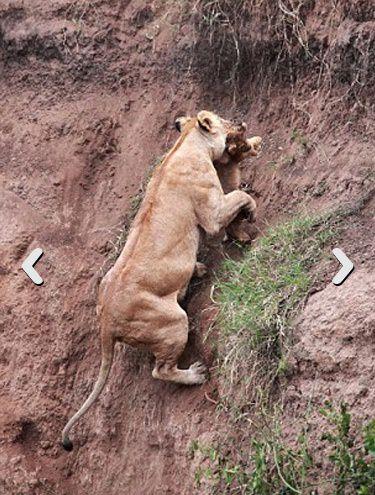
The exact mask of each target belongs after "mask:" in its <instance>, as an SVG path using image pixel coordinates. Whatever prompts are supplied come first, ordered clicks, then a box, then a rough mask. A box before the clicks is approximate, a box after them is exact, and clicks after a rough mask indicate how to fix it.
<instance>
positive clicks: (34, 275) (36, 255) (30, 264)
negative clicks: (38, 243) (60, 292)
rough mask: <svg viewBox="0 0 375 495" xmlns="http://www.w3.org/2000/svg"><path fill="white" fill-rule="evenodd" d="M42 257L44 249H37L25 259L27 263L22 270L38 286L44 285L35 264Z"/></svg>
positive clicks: (24, 263) (23, 264)
mask: <svg viewBox="0 0 375 495" xmlns="http://www.w3.org/2000/svg"><path fill="white" fill-rule="evenodd" d="M42 255H43V249H42V248H36V249H34V250H33V251H31V253H30V254H29V256H28V257H27V258H26V259H25V261H24V262H23V263H22V265H21V266H22V270H23V271H24V272H25V273H26V275H27V276H28V277H30V278H31V280H32V281H33V282H34V284H36V285H42V283H43V279H42V277H41V276H40V275H39V273H38V272H37V271H36V270H35V268H34V265H35V263H37V261H38V260H39V259H40V258H41V257H42Z"/></svg>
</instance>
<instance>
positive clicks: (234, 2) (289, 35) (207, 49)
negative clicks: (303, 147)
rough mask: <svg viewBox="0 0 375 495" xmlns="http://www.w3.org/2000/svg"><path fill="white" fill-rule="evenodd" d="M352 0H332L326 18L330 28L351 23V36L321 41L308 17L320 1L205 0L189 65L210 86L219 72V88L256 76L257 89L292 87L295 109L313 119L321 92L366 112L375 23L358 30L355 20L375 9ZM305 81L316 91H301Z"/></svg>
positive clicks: (333, 104) (332, 102) (333, 102)
mask: <svg viewBox="0 0 375 495" xmlns="http://www.w3.org/2000/svg"><path fill="white" fill-rule="evenodd" d="M350 4H351V2H344V1H333V2H332V5H331V6H330V7H329V14H328V12H327V15H326V16H325V19H324V21H323V22H324V23H325V28H326V29H327V31H331V30H332V29H337V27H338V26H339V25H340V24H341V23H342V22H347V23H352V24H353V29H352V31H351V33H352V34H351V36H350V37H348V38H347V39H345V40H343V39H338V38H335V37H332V38H330V39H329V40H328V42H327V41H322V40H319V39H318V37H317V36H316V26H314V25H313V24H311V23H307V22H306V19H307V18H308V17H309V16H310V17H311V16H314V15H315V16H318V15H319V10H317V11H314V9H315V8H316V2H310V1H309V0H276V1H274V0H272V1H270V0H199V1H197V2H196V4H195V13H194V16H193V19H194V21H193V22H194V27H195V31H196V39H195V42H194V46H193V47H192V51H191V54H190V55H191V60H190V61H189V64H188V70H190V69H191V67H192V66H193V67H196V69H197V70H196V72H197V74H198V75H199V77H200V78H201V79H202V81H203V82H204V81H207V82H209V84H210V85H211V84H212V74H213V73H215V79H216V80H217V81H219V82H220V87H222V84H226V85H228V86H229V87H230V89H231V90H232V91H233V96H234V97H235V96H236V94H240V91H238V90H239V88H240V87H241V85H242V83H244V82H246V84H248V83H249V80H253V81H254V82H256V84H257V93H258V94H259V92H262V90H266V91H268V90H269V88H270V87H272V86H273V85H275V84H281V85H282V86H284V87H288V88H289V89H290V95H291V99H290V103H291V106H292V108H293V110H294V111H295V112H296V113H295V115H298V116H299V117H302V118H304V119H305V122H306V123H307V124H308V123H310V121H311V119H312V118H313V117H312V108H313V107H314V102H316V100H317V99H318V98H319V100H320V101H324V102H327V104H328V105H329V108H330V109H331V110H333V109H335V110H337V107H338V105H346V106H347V108H346V110H348V108H349V107H350V108H352V109H353V110H354V109H355V110H356V111H357V112H359V113H361V112H362V113H363V112H366V111H367V109H370V108H371V104H368V103H369V102H368V95H369V94H371V87H372V86H373V81H374V79H373V74H374V71H373V62H372V57H371V53H372V52H373V50H374V43H375V37H374V35H373V33H372V32H371V30H370V29H366V30H361V31H360V30H356V28H355V26H354V23H355V21H357V20H361V21H365V20H371V19H372V17H373V16H372V11H371V9H370V8H369V7H368V5H367V4H366V2H363V3H362V4H361V5H360V4H359V3H358V2H356V3H355V6H354V5H353V6H351V5H350ZM306 77H307V78H308V83H306V80H305V78H306ZM301 83H302V84H301ZM303 86H305V87H308V88H309V96H307V94H306V93H304V95H303V98H301V97H300V96H301V92H300V91H299V88H301V87H303ZM328 102H329V103H328ZM309 103H312V107H310V106H309ZM327 109H328V106H327ZM329 113H330V112H328V113H327V116H329ZM335 113H336V112H335ZM336 114H337V113H336Z"/></svg>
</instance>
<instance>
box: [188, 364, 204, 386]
mask: <svg viewBox="0 0 375 495" xmlns="http://www.w3.org/2000/svg"><path fill="white" fill-rule="evenodd" d="M189 372H190V373H191V375H192V383H196V384H197V385H200V384H202V383H204V382H205V381H206V379H207V378H206V372H207V367H206V366H205V365H204V364H203V363H201V362H200V361H197V362H196V363H193V364H192V365H191V366H190V368H189Z"/></svg>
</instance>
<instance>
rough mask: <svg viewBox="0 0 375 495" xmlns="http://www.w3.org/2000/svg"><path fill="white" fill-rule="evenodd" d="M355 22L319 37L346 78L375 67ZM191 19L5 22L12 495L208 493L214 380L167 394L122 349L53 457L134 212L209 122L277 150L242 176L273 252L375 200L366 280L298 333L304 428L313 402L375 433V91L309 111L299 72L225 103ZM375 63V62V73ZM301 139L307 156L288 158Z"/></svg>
mask: <svg viewBox="0 0 375 495" xmlns="http://www.w3.org/2000/svg"><path fill="white" fill-rule="evenodd" d="M341 4H342V5H343V12H344V13H345V16H346V17H345V18H339V14H338V12H341V11H339V10H337V11H335V12H333V13H332V12H331V13H330V15H329V16H328V19H329V22H331V28H329V26H328V24H327V23H326V24H324V23H323V22H322V21H321V20H319V19H322V18H324V15H323V14H324V13H326V14H327V12H325V9H326V7H324V2H316V5H315V7H311V9H310V11H308V12H307V13H305V19H304V20H305V23H306V24H307V25H309V26H311V29H312V31H313V33H314V36H315V40H316V43H318V42H321V41H322V40H323V41H324V40H325V41H324V43H326V44H328V45H329V46H331V47H332V54H331V55H332V57H333V58H334V57H335V56H337V57H338V61H337V64H339V65H340V64H341V65H340V67H341V69H342V72H344V69H345V70H347V69H348V67H349V68H350V66H351V65H353V61H352V59H350V54H351V53H352V51H353V50H354V48H353V47H355V48H356V49H358V50H360V49H361V46H362V45H360V42H359V41H360V40H361V39H362V38H363V39H365V40H367V41H368V46H370V47H372V48H371V49H373V44H371V43H370V41H369V39H370V36H371V32H373V31H374V30H373V28H374V20H373V17H372V15H373V13H371V11H370V10H368V9H367V7H366V5H367V4H366V2H360V1H357V2H351V4H353V6H352V7H350V8H349V7H347V8H346V7H345V6H347V5H350V2H341ZM341 4H340V5H341ZM145 5H146V6H145ZM181 5H183V4H181V3H177V2H176V3H174V2H162V1H161V0H160V1H154V2H141V1H139V0H133V1H130V0H118V1H110V2H104V1H100V0H97V1H93V2H80V1H69V0H43V1H42V0H24V1H17V0H13V1H6V0H2V2H1V3H0V57H1V58H0V98H1V99H0V101H1V105H0V241H1V244H0V383H1V386H0V494H1V495H2V494H4V495H8V494H9V495H13V494H22V495H45V494H55V495H64V494H66V495H68V494H69V495H81V494H83V493H88V492H90V493H91V494H92V495H99V494H103V493H106V494H116V495H117V494H118V493H129V494H132V495H133V494H134V495H138V494H142V495H143V494H167V493H168V494H188V493H189V494H190V493H193V492H194V490H195V488H194V469H195V468H196V466H195V465H194V462H192V461H191V459H190V458H189V456H188V450H189V445H190V443H191V441H192V440H194V439H197V438H200V439H202V438H203V439H210V438H212V437H213V436H214V434H215V431H216V429H218V428H222V426H223V419H222V418H221V419H219V418H218V416H217V414H216V412H215V406H214V404H213V403H212V402H210V401H209V400H207V395H206V394H208V396H210V395H211V394H214V393H215V389H216V385H215V379H212V380H211V381H210V382H208V383H207V384H206V385H204V386H202V387H200V388H184V387H180V386H176V385H170V384H165V383H160V382H157V381H155V380H153V379H152V378H151V368H152V358H151V357H150V356H149V355H147V354H146V353H142V352H138V351H134V350H130V349H125V348H121V347H119V348H118V349H117V351H116V359H115V363H114V366H113V369H112V373H111V377H110V380H109V383H108V386H107V387H106V390H105V392H104V393H103V394H102V396H101V398H100V400H99V401H98V403H97V404H96V405H95V407H94V408H93V409H92V410H91V411H90V412H89V413H88V414H87V416H86V417H85V419H84V420H82V421H81V422H80V423H79V424H78V425H77V427H76V428H75V429H74V433H73V434H72V437H73V438H74V440H75V446H76V448H75V450H74V451H73V452H72V453H71V454H67V453H66V452H64V451H62V449H61V448H60V446H59V445H58V441H59V436H60V431H61V428H62V427H63V426H64V424H65V422H66V421H67V419H68V418H69V417H70V415H71V414H72V412H73V411H75V410H76V409H77V408H78V407H79V406H80V405H81V404H82V402H83V400H84V399H85V398H86V397H87V395H88V393H89V391H90V390H91V387H92V384H93V381H94V380H95V378H96V376H97V372H98V365H99V354H100V352H99V341H98V329H97V326H96V318H95V304H96V288H97V283H98V280H99V279H100V277H101V276H102V274H103V272H104V271H105V270H106V269H107V268H108V266H109V265H110V263H111V261H110V258H111V254H110V253H111V251H112V245H113V243H114V242H115V241H116V238H117V237H118V235H119V234H120V232H121V230H122V227H123V224H124V221H125V220H126V218H127V212H128V211H129V208H130V206H131V198H132V197H133V196H134V195H135V194H137V193H138V192H139V189H140V187H141V184H142V180H143V177H144V175H145V173H146V170H147V169H148V168H149V166H150V164H152V163H153V162H154V161H155V160H156V159H157V158H158V157H160V156H161V155H162V154H163V153H164V152H165V150H166V149H168V147H170V146H171V144H172V143H173V141H174V140H175V139H176V133H175V131H174V129H173V122H174V118H175V116H176V115H178V114H181V113H184V112H189V111H190V112H194V111H196V110H197V109H201V108H212V109H215V110H217V111H218V112H220V114H222V115H223V116H226V117H237V118H238V117H242V118H243V119H244V120H246V121H247V122H248V124H249V128H250V130H251V134H259V135H262V136H263V137H264V141H265V146H264V152H263V154H262V156H261V157H260V158H259V159H258V160H257V161H254V162H252V163H247V164H246V166H245V169H244V181H245V182H247V183H249V184H250V186H251V190H252V193H253V194H254V196H255V197H256V198H257V200H258V203H259V216H258V221H257V225H256V226H257V229H258V234H259V235H261V233H262V231H264V229H265V228H266V226H267V225H268V224H269V223H274V222H276V221H278V220H280V219H281V218H285V217H288V216H289V215H290V214H291V213H293V212H296V211H300V210H305V209H308V210H312V211H315V210H320V209H322V208H327V207H333V205H338V204H341V203H344V202H353V201H357V200H359V199H360V198H361V197H362V196H364V195H367V199H366V203H365V205H364V208H363V209H361V210H360V211H359V212H358V214H356V215H354V216H353V217H351V220H350V222H349V223H348V224H347V225H346V228H345V230H344V232H343V234H342V237H341V243H340V247H341V248H342V249H343V250H344V251H345V252H347V254H348V256H349V257H351V258H352V260H353V262H354V264H355V265H356V272H355V273H354V275H353V276H351V277H350V278H349V279H348V281H347V282H346V283H345V285H344V286H342V287H341V288H336V287H333V286H330V285H329V281H330V278H331V277H332V276H333V274H334V273H335V271H336V269H337V263H336V262H334V261H332V262H331V263H330V265H329V266H327V267H325V268H324V269H323V270H322V273H324V276H322V280H321V281H320V286H319V287H318V288H317V290H319V292H318V293H317V294H315V295H313V296H312V297H311V299H310V301H309V302H308V304H307V306H306V309H305V311H304V313H303V315H301V320H300V321H299V323H298V325H297V333H296V335H297V337H298V338H299V343H298V344H297V345H296V348H295V352H294V359H295V372H294V375H293V377H292V378H291V379H290V382H289V383H288V384H287V388H286V394H287V396H289V397H290V401H289V406H288V407H289V408H290V414H291V415H293V414H295V412H296V411H297V410H298V408H303V407H304V405H305V401H306V395H309V394H310V393H311V391H312V390H313V389H314V390H316V388H317V387H318V389H319V393H318V395H317V400H318V398H320V396H322V397H323V396H326V395H329V396H331V397H333V398H336V399H340V398H344V399H346V400H348V401H349V402H350V404H351V406H352V407H353V410H354V412H357V413H358V416H359V417H361V418H363V419H366V418H368V417H369V416H370V415H371V412H373V411H374V406H375V404H374V392H373V383H374V378H375V376H374V374H375V363H374V349H373V348H372V347H371V346H373V344H374V333H373V332H374V319H373V314H372V311H373V310H372V307H371V298H370V295H369V294H371V293H372V294H373V292H374V286H373V284H374V271H373V267H374V259H375V253H374V245H373V239H374V223H373V222H374V199H373V197H371V195H369V194H368V193H369V191H371V189H372V188H373V181H374V168H375V167H374V146H373V120H372V115H373V114H372V111H373V104H374V100H373V87H374V85H371V84H369V85H368V87H365V86H363V87H362V86H361V88H360V90H358V92H355V93H354V89H353V88H356V87H357V86H356V85H357V83H356V82H355V81H354V83H353V81H352V80H350V78H349V76H348V74H346V73H345V74H344V73H343V74H339V76H340V78H341V79H340V78H339V79H337V80H338V81H339V82H338V83H337V84H336V85H333V86H332V89H331V93H330V94H329V95H327V93H326V92H324V91H323V90H322V92H319V91H315V93H314V92H312V89H311V87H310V84H309V80H310V79H309V74H308V73H307V74H304V73H303V71H301V73H300V74H298V77H299V78H298V79H297V82H296V84H295V87H294V91H295V92H294V93H293V94H291V90H290V87H289V86H288V85H287V84H285V81H282V80H281V81H278V80H276V81H274V82H273V83H272V84H271V82H272V81H270V84H269V85H258V84H256V79H254V78H253V74H251V73H248V74H246V72H245V73H244V75H243V80H242V81H241V85H242V86H240V89H239V92H238V94H237V99H236V100H235V101H234V99H233V96H234V90H233V87H231V85H230V84H229V85H228V84H225V83H224V82H223V81H222V80H221V79H220V77H219V76H218V77H217V79H215V77H214V74H213V73H212V74H211V79H207V74H206V72H207V68H209V58H208V59H207V60H208V61H207V64H206V65H204V64H205V58H204V56H203V55H204V54H205V53H206V52H207V46H206V47H205V44H204V43H202V39H200V38H199V36H198V38H195V37H194V36H195V35H196V32H195V30H194V16H193V15H192V16H191V12H190V10H189V9H187V11H185V10H184V7H183V6H182V7H181ZM345 9H346V10H345ZM191 19H193V20H191ZM335 23H336V24H335ZM327 26H328V27H327ZM332 26H333V27H332ZM358 33H359V34H358ZM193 35H194V36H193ZM361 36H362V38H361ZM353 40H354V41H353ZM358 40H359V41H358ZM193 41H194V42H193ZM203 41H205V40H203ZM206 41H207V40H206ZM195 44H196V46H197V54H198V55H197V56H196V57H195V58H194V59H193V58H191V59H189V57H190V54H191V53H192V49H193V48H194V46H195ZM267 46H268V45H267ZM267 46H265V50H266V49H268V48H267ZM366 46H367V45H366ZM335 50H336V51H335ZM363 53H364V52H363ZM369 53H370V55H371V52H369ZM253 55H254V54H253ZM254 57H255V55H254ZM346 59H348V60H346ZM189 60H190V62H191V70H189V63H187V62H189ZM354 60H355V54H354ZM371 60H372V61H373V60H374V57H373V53H372V59H371V57H370V58H369V60H368V61H367V62H368V66H366V70H371V66H370V65H369V64H370V63H371ZM266 62H267V60H262V63H264V64H266ZM199 63H201V64H202V70H201V71H199V70H197V67H198V69H199ZM296 63H297V62H296ZM372 63H373V62H372ZM296 67H297V65H296ZM332 67H334V65H332ZM341 69H340V70H341ZM348 70H349V69H348ZM352 90H353V91H352ZM352 93H353V94H352ZM301 102H303V103H304V104H303V108H302V107H301ZM371 105H372V106H371ZM301 108H302V109H301ZM306 115H308V118H307V117H306ZM294 128H297V129H302V131H301V133H302V134H301V135H303V136H306V137H307V139H308V144H307V145H306V144H303V143H301V139H300V137H297V138H296V137H295V135H294V139H291V137H292V131H293V129H294ZM35 247H42V248H43V250H44V252H45V254H44V256H43V258H42V259H41V261H40V262H39V263H38V266H37V269H38V271H39V272H40V274H41V276H42V277H43V278H44V280H45V283H44V285H43V286H41V287H37V286H35V285H34V284H32V282H31V281H30V280H29V279H28V278H27V277H26V276H25V274H24V273H23V271H22V270H21V269H20V266H21V263H22V261H23V260H24V258H25V257H26V255H27V254H28V253H29V252H30V251H31V250H32V249H33V248H35ZM218 251H219V249H216V250H214V251H213V252H211V255H210V259H211V266H213V265H215V264H217V261H218V256H219V254H218ZM209 291H210V282H209V280H208V281H207V280H206V281H205V282H203V284H195V286H194V287H193V288H192V290H191V291H190V295H189V300H188V302H187V306H188V311H189V315H190V318H191V325H192V327H193V332H192V335H191V342H190V343H189V348H188V350H187V352H186V356H185V357H184V359H183V361H185V362H186V363H187V362H188V361H189V360H190V359H191V358H192V357H193V356H194V357H197V356H198V357H199V355H200V356H201V357H203V358H204V359H205V360H206V361H207V362H208V364H212V363H213V362H214V356H213V354H212V351H211V349H210V348H209V346H208V344H207V343H206V344H204V343H203V337H204V335H205V332H207V329H208V327H209V325H210V323H211V321H212V318H213V316H214V314H215V307H214V305H213V303H212V302H211V301H210V299H209V297H208V294H209ZM372 299H373V296H372ZM348 305H349V306H348ZM322 347H324V349H323V350H322ZM314 387H315V388H314ZM224 424H225V423H224ZM196 493H199V490H197V491H196Z"/></svg>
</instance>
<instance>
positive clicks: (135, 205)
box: [108, 156, 164, 264]
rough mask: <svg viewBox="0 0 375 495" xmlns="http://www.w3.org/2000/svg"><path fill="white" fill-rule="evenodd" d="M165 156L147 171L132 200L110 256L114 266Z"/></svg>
mask: <svg viewBox="0 0 375 495" xmlns="http://www.w3.org/2000/svg"><path fill="white" fill-rule="evenodd" d="M163 158H164V156H161V157H158V158H156V160H155V161H154V163H152V164H151V165H150V167H149V168H148V170H147V171H146V175H145V177H144V179H143V181H142V183H141V185H140V187H139V190H138V192H137V193H136V194H135V195H134V196H133V197H132V198H131V201H130V207H129V209H128V210H127V213H126V219H125V222H124V226H123V227H122V228H121V229H120V231H119V233H118V235H117V237H116V239H115V240H114V241H113V242H112V249H111V252H110V254H109V256H108V259H109V261H110V262H111V263H112V264H113V263H114V262H115V261H116V260H117V258H118V257H119V256H120V253H121V251H122V250H123V248H124V246H125V243H126V240H127V238H128V235H129V230H130V227H131V225H132V223H133V220H134V218H135V216H136V214H137V212H138V210H139V207H140V206H141V203H142V200H143V198H144V195H145V192H146V189H147V185H148V183H149V182H150V179H151V177H152V173H153V171H154V169H155V168H156V167H157V166H158V165H159V164H160V163H161V162H162V161H163Z"/></svg>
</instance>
